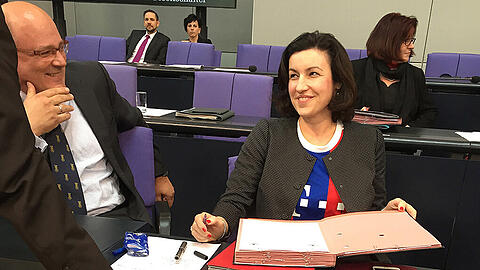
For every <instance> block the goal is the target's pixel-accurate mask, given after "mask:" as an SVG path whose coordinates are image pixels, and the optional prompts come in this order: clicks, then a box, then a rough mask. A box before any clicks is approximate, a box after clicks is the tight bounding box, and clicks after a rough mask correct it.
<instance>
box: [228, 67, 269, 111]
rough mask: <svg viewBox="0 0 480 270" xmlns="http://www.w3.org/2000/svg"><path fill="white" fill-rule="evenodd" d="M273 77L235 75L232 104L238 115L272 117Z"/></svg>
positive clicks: (232, 108)
mask: <svg viewBox="0 0 480 270" xmlns="http://www.w3.org/2000/svg"><path fill="white" fill-rule="evenodd" d="M272 86H273V77H270V76H263V75H252V74H241V73H237V74H235V77H234V79H233V91H232V104H231V107H230V109H231V110H232V111H234V112H235V114H236V115H246V116H258V117H266V118H269V117H270V109H271V104H272Z"/></svg>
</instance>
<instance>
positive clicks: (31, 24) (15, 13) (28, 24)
mask: <svg viewBox="0 0 480 270" xmlns="http://www.w3.org/2000/svg"><path fill="white" fill-rule="evenodd" d="M2 9H3V13H4V14H5V20H6V22H7V25H8V28H9V29H10V32H11V33H12V36H13V39H14V40H15V43H16V45H17V46H20V45H24V44H29V40H30V41H31V40H32V39H34V38H37V36H39V34H47V33H48V34H53V35H55V34H56V35H58V36H60V35H59V34H58V31H57V28H56V26H55V23H54V22H53V20H52V19H51V18H50V16H48V14H47V13H46V12H45V11H44V10H43V9H41V8H39V7H37V6H35V5H33V4H30V3H27V2H21V1H18V2H9V3H6V4H3V5H2ZM49 32H50V33H49Z"/></svg>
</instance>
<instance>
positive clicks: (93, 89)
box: [65, 62, 167, 224]
mask: <svg viewBox="0 0 480 270" xmlns="http://www.w3.org/2000/svg"><path fill="white" fill-rule="evenodd" d="M65 80H66V81H65V82H66V85H67V86H68V88H69V89H70V91H71V93H72V94H73V96H74V97H75V99H74V100H75V103H76V104H77V105H78V107H79V108H80V110H81V111H82V114H83V116H84V117H85V119H86V120H87V122H88V124H89V125H90V128H91V129H92V131H93V133H94V134H95V136H96V137H97V140H98V142H99V144H100V146H101V147H102V150H103V152H104V153H105V157H106V158H107V160H108V161H109V162H110V164H111V165H112V167H113V170H114V172H115V173H116V174H117V176H118V179H119V182H120V189H121V191H122V194H123V195H124V196H125V203H127V207H128V215H129V217H131V218H133V219H136V220H143V221H146V222H149V223H150V224H151V223H152V222H151V220H150V217H149V215H148V213H147V211H146V209H145V206H144V203H143V200H142V198H141V197H140V195H139V193H138V191H137V189H136V188H135V186H134V181H133V175H132V172H131V171H130V168H129V167H128V164H127V161H126V160H125V157H124V156H123V154H122V152H121V150H120V145H119V142H118V134H119V133H121V132H123V131H126V130H129V129H131V128H134V127H135V126H147V124H146V123H145V121H144V120H143V116H142V114H141V112H140V111H139V110H138V109H137V108H135V107H132V106H131V105H130V104H129V103H128V102H127V101H126V100H125V99H124V98H122V97H121V96H120V95H119V94H118V93H117V91H116V88H115V84H114V83H113V81H112V80H111V79H110V77H109V76H108V73H107V71H106V70H105V68H104V67H103V65H101V64H99V63H98V62H68V63H67V68H66V78H65ZM154 152H155V175H157V176H158V175H163V174H165V173H166V170H167V169H166V167H165V166H164V165H163V163H162V162H161V160H160V153H159V151H158V149H157V148H156V146H155V149H154ZM152 181H153V179H152Z"/></svg>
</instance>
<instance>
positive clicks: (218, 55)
mask: <svg viewBox="0 0 480 270" xmlns="http://www.w3.org/2000/svg"><path fill="white" fill-rule="evenodd" d="M214 53H215V60H214V61H213V66H214V67H220V66H221V65H222V51H217V50H215V52H214Z"/></svg>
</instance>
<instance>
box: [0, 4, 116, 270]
mask: <svg viewBox="0 0 480 270" xmlns="http://www.w3.org/2000/svg"><path fill="white" fill-rule="evenodd" d="M0 88H1V89H0V119H1V121H0V138H2V143H1V147H0V149H1V151H0V167H1V173H0V216H2V217H4V218H6V219H8V220H9V221H10V222H11V223H12V224H13V226H14V227H15V229H16V230H17V232H18V233H19V235H20V236H21V237H22V238H23V240H24V241H25V242H26V243H27V245H28V246H29V247H30V249H31V250H32V251H33V253H35V255H36V256H37V258H38V260H39V261H40V262H41V263H42V264H43V265H44V266H45V268H46V269H65V268H66V267H67V266H68V267H69V269H111V268H110V266H109V265H108V263H107V261H106V260H105V258H104V257H103V256H102V254H101V253H100V252H99V250H98V247H97V245H96V244H95V243H94V242H93V240H92V239H91V238H90V236H89V235H88V234H87V233H86V232H85V230H83V229H82V228H80V227H79V226H78V224H77V223H76V221H75V219H74V217H73V215H72V214H71V210H70V209H69V207H68V206H67V205H66V203H65V201H64V199H63V195H62V194H60V192H59V191H58V189H57V187H56V185H55V184H54V183H55V180H54V178H53V176H52V174H51V172H50V168H49V166H48V165H47V163H46V162H45V159H44V158H43V155H42V153H40V151H38V149H36V148H35V139H34V136H33V133H32V131H31V129H30V125H29V123H28V120H27V115H26V114H25V109H24V108H23V104H22V100H21V99H20V96H19V95H18V93H19V92H20V86H19V84H18V77H17V53H16V49H15V47H14V43H13V40H12V37H11V35H10V33H9V31H8V29H7V26H6V24H5V19H4V17H3V12H2V11H1V10H0Z"/></svg>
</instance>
